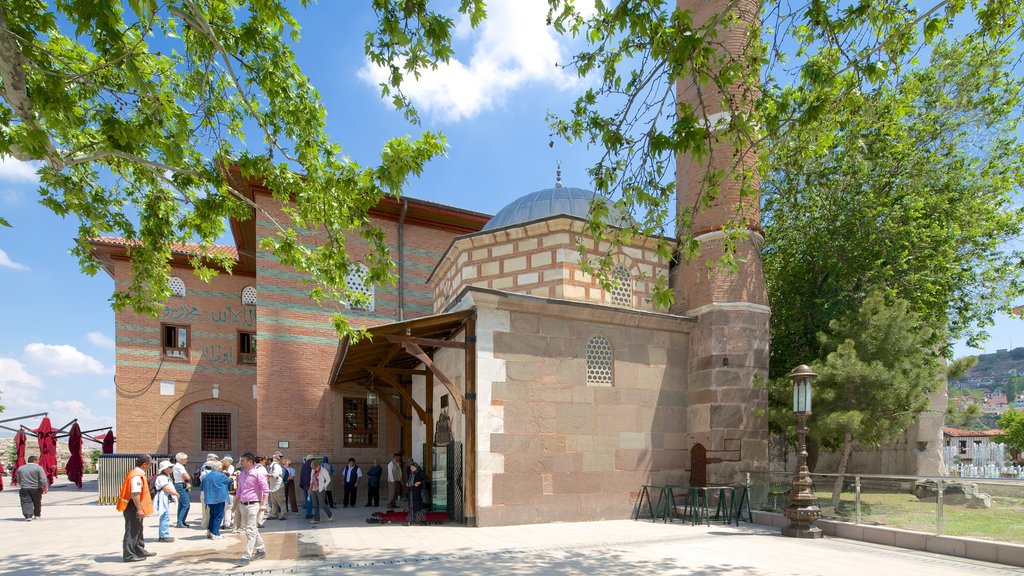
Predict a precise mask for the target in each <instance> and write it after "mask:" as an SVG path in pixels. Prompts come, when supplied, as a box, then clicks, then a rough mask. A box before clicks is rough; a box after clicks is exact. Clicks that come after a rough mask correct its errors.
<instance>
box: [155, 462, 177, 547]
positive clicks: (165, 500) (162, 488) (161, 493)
mask: <svg viewBox="0 0 1024 576" xmlns="http://www.w3.org/2000/svg"><path fill="white" fill-rule="evenodd" d="M173 468H174V464H171V463H170V462H168V461H167V460H164V461H163V462H161V463H160V465H159V466H158V467H157V472H156V476H155V477H154V478H153V490H154V494H155V495H154V497H153V512H156V515H157V517H158V518H159V519H160V538H159V540H158V541H159V542H174V538H172V537H171V497H172V496H175V497H176V496H178V491H177V490H175V489H174V481H173V480H171V470H172V469H173Z"/></svg>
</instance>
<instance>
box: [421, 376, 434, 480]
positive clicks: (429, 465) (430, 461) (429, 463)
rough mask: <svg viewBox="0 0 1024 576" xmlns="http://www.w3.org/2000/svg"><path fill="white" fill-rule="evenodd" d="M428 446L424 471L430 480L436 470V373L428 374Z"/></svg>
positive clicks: (424, 454) (424, 455)
mask: <svg viewBox="0 0 1024 576" xmlns="http://www.w3.org/2000/svg"><path fill="white" fill-rule="evenodd" d="M425 412H426V413H427V421H426V422H425V424H426V425H427V436H426V438H427V447H426V449H424V451H423V471H424V472H426V474H427V480H430V479H431V478H432V476H431V475H430V473H431V472H432V471H433V470H434V451H433V450H432V449H433V447H434V375H433V374H427V408H426V410H425Z"/></svg>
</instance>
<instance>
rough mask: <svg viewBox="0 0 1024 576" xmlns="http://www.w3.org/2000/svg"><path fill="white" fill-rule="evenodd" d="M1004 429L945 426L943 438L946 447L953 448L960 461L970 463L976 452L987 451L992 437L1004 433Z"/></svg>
mask: <svg viewBox="0 0 1024 576" xmlns="http://www.w3.org/2000/svg"><path fill="white" fill-rule="evenodd" d="M1002 433H1003V431H1002V430H961V429H959V428H943V429H942V440H943V443H944V444H945V446H946V448H953V449H954V454H955V455H956V457H958V458H959V459H960V462H962V463H964V464H969V463H971V462H972V461H974V458H975V454H977V453H980V452H982V451H987V450H988V447H989V445H990V444H992V443H993V440H992V438H993V437H994V436H998V435H1000V434H1002Z"/></svg>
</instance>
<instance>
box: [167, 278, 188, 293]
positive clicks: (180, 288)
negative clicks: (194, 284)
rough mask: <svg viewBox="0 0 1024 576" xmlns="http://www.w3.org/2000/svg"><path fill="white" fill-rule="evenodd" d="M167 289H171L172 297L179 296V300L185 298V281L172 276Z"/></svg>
mask: <svg viewBox="0 0 1024 576" xmlns="http://www.w3.org/2000/svg"><path fill="white" fill-rule="evenodd" d="M167 287H168V288H170V289H171V296H177V297H178V298H184V297H185V281H184V280H182V279H181V278H178V277H177V276H172V277H171V279H170V280H168V281H167Z"/></svg>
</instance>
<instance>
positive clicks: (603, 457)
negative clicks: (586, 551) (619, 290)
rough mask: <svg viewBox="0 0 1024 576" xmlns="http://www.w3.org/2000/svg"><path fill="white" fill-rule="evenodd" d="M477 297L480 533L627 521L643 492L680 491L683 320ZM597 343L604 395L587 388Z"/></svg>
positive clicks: (685, 446) (685, 459) (683, 466)
mask: <svg viewBox="0 0 1024 576" xmlns="http://www.w3.org/2000/svg"><path fill="white" fill-rule="evenodd" d="M474 296H475V297H476V305H477V309H478V314H479V322H480V323H479V324H478V328H479V327H481V326H482V327H484V328H485V330H486V332H487V333H486V334H480V333H479V332H478V334H479V336H480V337H479V338H478V346H480V347H481V350H480V351H479V353H480V356H481V358H480V359H479V361H478V369H479V373H478V392H479V396H478V406H479V410H478V413H479V419H478V434H479V445H478V450H479V451H478V489H479V496H478V503H479V508H478V511H477V516H478V524H479V525H480V526H488V525H507V524H523V523H533V522H555V521H582V520H597V519H606V518H608V519H610V518H626V517H628V515H629V514H630V511H631V506H632V502H633V500H634V499H635V497H636V494H637V492H638V491H639V489H640V487H641V485H643V484H651V483H654V484H664V483H672V484H681V483H684V482H685V481H686V479H687V477H688V474H687V471H686V470H687V468H688V466H689V439H688V437H687V434H686V418H687V416H686V409H685V405H686V389H687V374H686V371H687V364H688V358H687V354H688V352H687V349H688V347H689V335H688V333H687V332H688V331H689V327H690V325H691V323H690V322H689V321H688V320H685V319H679V318H670V317H667V316H661V315H658V316H647V315H643V314H638V313H627V312H624V311H616V310H614V309H610V308H603V309H602V308H598V307H591V306H579V305H573V304H552V303H544V304H541V303H540V302H542V301H537V302H534V303H530V302H526V303H524V302H522V301H513V300H512V299H509V298H500V297H497V300H496V301H495V302H494V308H493V309H490V308H489V306H491V304H490V303H489V302H487V301H486V299H487V296H485V295H482V294H479V293H474ZM505 315H507V316H506V317H507V319H508V322H507V328H506V327H505V326H502V322H501V321H497V322H495V321H492V319H491V318H490V317H491V316H496V319H500V317H502V316H505ZM595 334H599V335H602V336H604V337H606V338H608V339H609V340H610V341H611V343H612V346H613V349H614V383H613V385H612V386H593V385H588V384H587V377H586V363H587V360H586V348H587V342H588V341H589V340H590V338H591V337H592V336H594V335H595ZM489 348H490V349H489ZM491 355H493V356H492V357H489V356H491ZM495 362H497V363H498V364H497V365H495ZM484 402H488V404H490V406H486V405H484Z"/></svg>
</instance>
